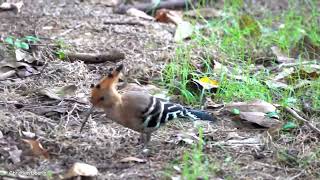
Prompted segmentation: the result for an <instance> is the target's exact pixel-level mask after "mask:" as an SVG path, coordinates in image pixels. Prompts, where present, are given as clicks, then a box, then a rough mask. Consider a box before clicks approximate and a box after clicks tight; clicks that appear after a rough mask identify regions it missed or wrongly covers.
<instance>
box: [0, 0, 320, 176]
mask: <svg viewBox="0 0 320 180" xmlns="http://www.w3.org/2000/svg"><path fill="white" fill-rule="evenodd" d="M0 19H1V26H0V35H1V36H2V37H6V36H8V35H13V36H16V37H23V36H26V35H36V36H38V37H40V38H42V41H43V42H44V45H43V46H41V45H38V46H37V48H39V49H38V51H37V52H38V54H37V55H36V56H37V57H38V58H39V59H40V61H42V62H44V64H45V65H44V66H41V67H39V71H40V73H39V74H37V75H32V76H29V77H25V78H19V77H13V78H10V79H7V80H4V81H0V109H1V111H0V132H1V134H2V137H0V144H1V148H0V159H1V161H0V170H6V171H30V170H32V171H37V172H47V171H51V172H52V173H53V174H54V177H56V175H59V174H60V175H63V174H64V173H65V172H66V171H67V170H68V169H69V168H70V166H71V165H72V164H73V163H75V162H84V163H87V164H91V165H94V166H96V167H97V168H98V170H99V176H98V179H170V178H171V177H174V176H177V175H178V174H179V173H181V172H179V171H181V170H179V168H176V166H175V164H176V162H177V161H182V159H183V157H184V154H185V152H189V151H190V150H191V149H193V145H192V143H191V144H189V143H187V142H186V141H187V140H190V139H191V140H193V141H195V140H196V139H197V136H198V130H197V128H195V126H194V123H192V122H190V121H185V120H181V121H179V120H178V121H174V122H170V123H169V124H168V125H167V126H165V127H163V128H161V129H160V130H159V131H158V132H156V133H155V134H154V135H153V137H152V142H151V144H150V146H151V154H150V156H148V157H145V155H143V154H142V153H141V148H142V146H141V145H140V143H139V134H138V133H136V132H133V131H131V130H129V129H126V128H123V127H121V126H120V125H117V124H116V123H114V122H112V121H111V120H109V119H107V118H106V117H105V116H104V115H103V113H102V111H101V110H95V112H94V114H93V116H92V118H91V120H90V121H89V122H88V123H87V125H86V127H85V129H84V131H83V132H82V133H79V129H80V126H81V122H82V121H83V119H84V117H85V116H86V112H87V110H88V109H89V107H90V105H89V102H88V100H87V97H88V96H89V93H90V84H92V83H96V82H97V81H98V80H99V79H100V78H101V77H102V76H103V75H105V74H106V73H107V72H108V69H109V68H110V67H114V66H115V65H116V63H111V62H107V63H102V64H84V63H83V62H80V61H76V62H68V61H62V60H59V59H58V58H57V57H55V56H54V55H53V54H52V51H50V49H51V48H52V47H50V46H47V45H45V44H46V43H47V42H53V40H50V38H55V39H56V40H57V39H63V43H65V44H67V45H68V46H69V50H72V51H75V52H85V53H102V52H105V51H108V50H110V49H114V48H115V49H118V50H120V51H121V52H123V53H124V54H125V59H124V60H122V61H121V62H118V63H117V64H120V63H122V64H124V66H125V72H124V75H125V77H129V78H128V79H129V81H131V82H134V80H135V79H138V80H139V81H140V82H145V83H148V82H150V81H151V80H153V79H155V78H159V74H160V72H161V70H162V69H163V67H164V65H165V63H166V61H167V60H168V59H169V58H170V57H172V56H173V54H174V53H175V52H174V51H175V49H174V48H175V43H174V41H173V32H174V26H172V25H168V24H164V23H157V22H151V21H148V20H142V19H139V18H136V17H130V16H127V15H119V14H114V13H113V12H112V8H110V7H106V6H105V5H103V4H99V3H95V2H91V1H50V0H42V1H36V0H29V1H26V2H25V5H24V7H23V8H22V11H21V12H20V13H19V14H14V13H11V12H0ZM125 22H128V23H125ZM65 85H76V86H77V91H76V94H77V100H75V99H68V100H51V99H49V98H48V97H45V96H43V95H41V94H39V93H38V91H39V89H42V88H48V89H53V88H56V87H61V86H65ZM200 124H201V125H202V127H203V131H204V132H203V136H204V140H205V147H204V153H205V154H206V155H208V157H209V158H208V162H209V164H210V165H209V166H212V167H213V170H212V174H210V176H209V177H210V179H221V178H223V179H285V178H288V179H295V178H297V179H314V178H315V177H316V176H315V174H312V173H310V171H312V170H311V169H310V168H309V169H303V168H300V167H296V166H292V167H290V166H289V165H288V164H285V163H284V164H281V162H279V161H280V160H279V159H278V160H277V158H276V156H277V155H278V154H277V152H278V151H276V149H277V148H278V149H279V148H280V149H281V147H285V146H286V142H290V141H292V139H294V138H296V139H299V141H296V143H297V144H296V145H293V146H292V147H289V150H291V151H292V156H295V155H296V154H299V153H300V152H302V151H309V150H310V149H312V148H314V147H316V146H318V147H319V144H317V143H309V144H308V143H307V144H303V143H302V144H303V146H302V145H299V142H304V141H305V139H308V138H310V139H312V137H313V136H314V135H313V134H310V133H309V134H305V133H300V134H299V133H298V134H297V136H296V137H293V136H292V137H290V136H281V137H278V139H277V140H276V141H277V143H275V142H268V141H267V140H268V138H267V137H266V132H265V131H264V130H247V129H243V130H239V129H237V128H235V126H233V124H232V123H231V122H230V119H228V118H224V117H223V116H220V117H219V118H218V120H217V122H216V123H211V122H200ZM302 131H303V129H302ZM23 132H33V133H35V134H36V136H37V137H38V139H39V141H40V142H41V144H42V145H43V146H44V147H45V148H46V149H47V150H48V152H49V156H50V158H49V159H43V158H42V157H39V156H36V157H35V156H34V155H32V154H31V153H30V152H28V149H29V147H28V146H27V145H26V144H25V143H24V142H23V141H22V138H25V137H26V135H25V134H24V133H23ZM186 134H187V135H186ZM182 136H183V137H184V138H181V137H182ZM185 136H186V137H185ZM237 137H238V138H239V137H240V139H242V140H243V139H247V140H248V141H247V142H242V141H241V142H240V143H239V144H237V143H236V144H232V143H231V144H228V140H230V139H234V138H235V139H237ZM185 139H187V140H185ZM223 143H226V144H224V145H221V144H223ZM241 143H243V144H241ZM274 146H277V148H275V147H274ZM305 146H307V147H305ZM15 149H16V150H17V149H18V150H22V155H21V157H20V158H21V159H20V160H21V161H20V162H16V163H12V161H11V159H10V154H9V152H13V151H14V150H15ZM126 157H137V158H140V159H144V160H146V162H142V163H139V162H138V163H137V162H120V160H122V159H123V158H126ZM230 159H232V161H230ZM318 163H319V162H318ZM317 166H318V167H319V164H314V166H313V168H314V169H317ZM30 177H31V178H34V179H45V178H47V176H46V175H44V176H30ZM199 179H201V178H199Z"/></svg>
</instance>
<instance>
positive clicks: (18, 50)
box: [15, 49, 27, 61]
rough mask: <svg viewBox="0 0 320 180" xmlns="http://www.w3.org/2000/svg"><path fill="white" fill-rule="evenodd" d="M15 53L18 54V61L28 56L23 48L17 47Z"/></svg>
mask: <svg viewBox="0 0 320 180" xmlns="http://www.w3.org/2000/svg"><path fill="white" fill-rule="evenodd" d="M15 54H16V60H17V61H21V60H23V59H24V58H25V57H26V56H27V54H26V53H25V52H23V51H22V50H21V49H16V50H15Z"/></svg>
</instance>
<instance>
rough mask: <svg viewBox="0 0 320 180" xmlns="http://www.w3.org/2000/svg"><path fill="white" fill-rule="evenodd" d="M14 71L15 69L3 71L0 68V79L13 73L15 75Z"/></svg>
mask: <svg viewBox="0 0 320 180" xmlns="http://www.w3.org/2000/svg"><path fill="white" fill-rule="evenodd" d="M15 73H16V71H15V70H8V71H5V72H2V71H1V70H0V81H2V80H5V79H7V78H9V77H12V76H13V75H15Z"/></svg>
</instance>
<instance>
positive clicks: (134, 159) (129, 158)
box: [120, 156, 147, 163]
mask: <svg viewBox="0 0 320 180" xmlns="http://www.w3.org/2000/svg"><path fill="white" fill-rule="evenodd" d="M120 162H122V163H129V162H138V163H145V162H147V161H146V160H145V159H140V158H136V157H133V156H130V157H126V158H123V159H121V160H120Z"/></svg>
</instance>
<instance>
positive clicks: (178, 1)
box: [114, 0, 196, 14]
mask: <svg viewBox="0 0 320 180" xmlns="http://www.w3.org/2000/svg"><path fill="white" fill-rule="evenodd" d="M195 2H196V1H195V0H193V1H186V0H170V1H161V2H160V3H159V4H158V5H157V6H155V4H154V3H141V4H136V5H124V4H121V5H119V6H118V7H116V8H115V9H114V12H115V13H119V14H125V13H126V12H127V10H128V9H130V8H135V9H138V10H141V11H144V12H149V11H151V10H157V9H162V8H164V9H180V8H186V7H190V3H191V4H196V3H195Z"/></svg>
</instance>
